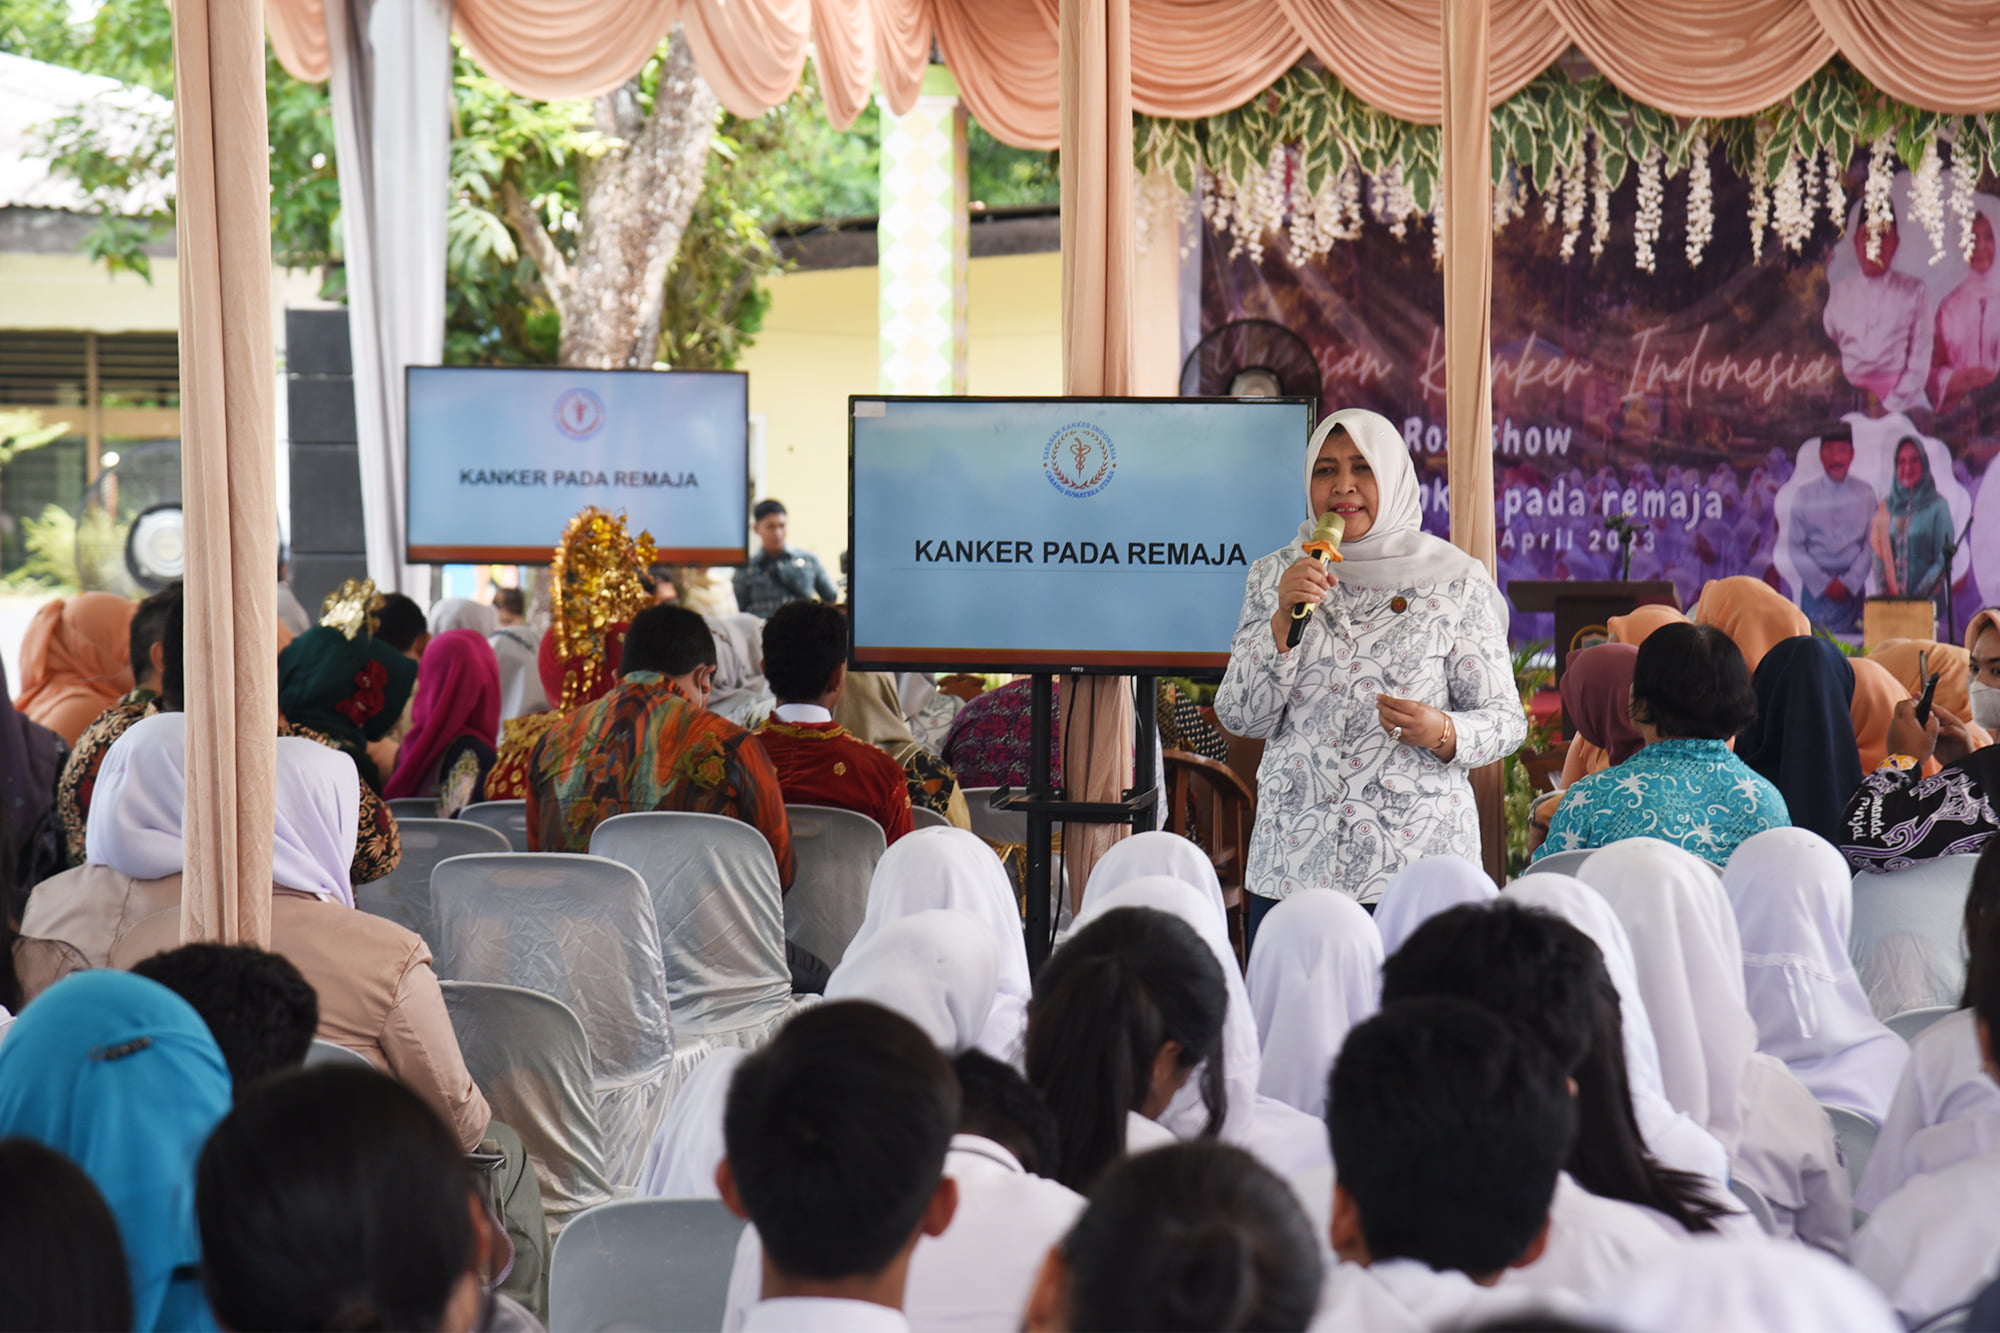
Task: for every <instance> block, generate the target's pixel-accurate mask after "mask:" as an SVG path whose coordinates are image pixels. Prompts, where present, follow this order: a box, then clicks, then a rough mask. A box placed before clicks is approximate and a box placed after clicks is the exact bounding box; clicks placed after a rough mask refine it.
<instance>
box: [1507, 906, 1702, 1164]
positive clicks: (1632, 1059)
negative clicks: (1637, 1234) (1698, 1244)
mask: <svg viewBox="0 0 2000 1333" xmlns="http://www.w3.org/2000/svg"><path fill="white" fill-rule="evenodd" d="M1507 896H1508V897H1509V898H1512V899H1514V900H1515V901H1517V902H1520V903H1522V904H1524V905H1526V906H1529V907H1539V908H1541V909H1542V910H1543V911H1546V912H1553V913H1554V914H1555V915H1557V916H1559V917H1561V918H1562V919H1563V920H1565V921H1567V922H1569V923H1570V924H1571V925H1572V926H1575V927H1576V928H1577V929H1578V930H1580V931H1582V932H1583V933H1584V934H1586V935H1588V936H1590V939H1591V942H1592V943H1594V944H1595V945H1597V949H1598V952H1600V953H1602V954H1603V955H1604V970H1605V971H1607V972H1609V973H1610V974H1611V984H1612V985H1613V986H1615V987H1617V989H1618V1008H1619V1016H1620V1019H1621V1021H1622V1022H1623V1024H1624V1031H1625V1081H1626V1083H1627V1085H1628V1087H1629V1089H1630V1091H1631V1094H1632V1114H1633V1117H1634V1118H1635V1119H1637V1120H1638V1122H1639V1133H1640V1134H1641V1136H1643V1137H1644V1138H1645V1140H1646V1147H1647V1149H1648V1150H1649V1151H1650V1152H1651V1153H1652V1154H1653V1156H1654V1157H1655V1158H1656V1159H1657V1160H1658V1161H1659V1162H1660V1163H1661V1164H1663V1165H1665V1166H1668V1167H1671V1168H1673V1169H1674V1170H1677V1171H1688V1172H1692V1173H1693V1174H1695V1175H1699V1176H1706V1177H1707V1178H1708V1179H1710V1180H1712V1181H1714V1182H1715V1183H1716V1185H1717V1186H1719V1187H1722V1188H1727V1187H1728V1184H1729V1154H1728V1153H1726V1152H1724V1151H1723V1148H1722V1145H1721V1144H1720V1143H1718V1142H1717V1141H1716V1139H1715V1136H1714V1135H1713V1134H1710V1133H1709V1132H1708V1131H1707V1130H1705V1129H1703V1128H1702V1127H1701V1126H1700V1125H1698V1124H1696V1123H1695V1122H1694V1121H1693V1120H1691V1119H1689V1118H1688V1116H1687V1115H1686V1114H1685V1113H1683V1112H1681V1111H1677V1110H1675V1109H1674V1104H1673V1103H1672V1102H1670V1101H1668V1100H1667V1092H1666V1087H1665V1084H1664V1083H1663V1082H1662V1081H1661V1078H1660V1048H1659V1045H1658V1043H1656V1042H1655V1041H1654V1040H1653V1026H1652V1020H1651V1019H1650V1018H1648V1017H1647V1014H1646V997H1645V994H1644V992H1642V991H1641V990H1640V989H1639V973H1638V969H1637V968H1636V966H1635V965H1634V964H1633V961H1632V940H1631V938H1630V937H1629V936H1627V935H1626V934H1625V927H1624V926H1623V925H1621V924H1620V923H1619V920H1618V914H1617V913H1615V912H1613V911H1612V910H1611V904H1610V903H1607V902H1605V901H1604V897H1603V895H1602V894H1600V893H1598V891H1597V890H1596V889H1593V888H1591V887H1590V886H1589V885H1588V884H1585V883H1584V882H1583V881H1582V880H1580V879H1572V878H1571V877H1570V876H1568V875H1556V874H1550V873H1548V872H1546V871H1537V872H1535V873H1533V874H1529V875H1524V876H1522V877H1521V878H1520V879H1517V880H1515V881H1514V882H1513V883H1512V884H1509V885H1508V886H1507Z"/></svg>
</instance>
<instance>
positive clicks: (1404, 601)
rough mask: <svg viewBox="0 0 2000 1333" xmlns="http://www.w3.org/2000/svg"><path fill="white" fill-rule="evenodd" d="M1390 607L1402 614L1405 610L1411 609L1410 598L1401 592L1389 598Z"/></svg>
mask: <svg viewBox="0 0 2000 1333" xmlns="http://www.w3.org/2000/svg"><path fill="white" fill-rule="evenodd" d="M1389 609H1390V610H1391V611H1394V612H1395V613H1396V614H1397V615H1399V616H1400V615H1402V614H1403V612H1405V611H1407V610H1409V609H1410V599H1409V598H1407V597H1404V596H1402V595H1401V594H1398V595H1397V596H1394V597H1391V598H1390V599H1389Z"/></svg>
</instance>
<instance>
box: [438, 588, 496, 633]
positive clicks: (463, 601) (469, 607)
mask: <svg viewBox="0 0 2000 1333" xmlns="http://www.w3.org/2000/svg"><path fill="white" fill-rule="evenodd" d="M499 628H500V613H499V612H498V611H495V610H494V609H493V608H492V607H490V606H488V605H486V604H485V603H484V602H475V601H473V600H472V599H471V598H470V597H447V598H445V599H444V600H443V601H441V602H439V603H438V604H437V605H436V606H434V607H432V608H431V623H430V631H431V633H433V634H443V633H444V632H445V631H446V630H454V629H470V630H477V631H479V633H480V635H481V637H485V636H487V635H490V634H493V633H494V632H495V631H497V630H498V629H499Z"/></svg>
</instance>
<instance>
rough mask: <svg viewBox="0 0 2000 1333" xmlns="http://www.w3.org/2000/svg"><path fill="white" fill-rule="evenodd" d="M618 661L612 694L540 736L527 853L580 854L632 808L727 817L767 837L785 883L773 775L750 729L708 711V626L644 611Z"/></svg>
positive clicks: (679, 613)
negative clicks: (607, 822) (606, 823)
mask: <svg viewBox="0 0 2000 1333" xmlns="http://www.w3.org/2000/svg"><path fill="white" fill-rule="evenodd" d="M622 666H623V671H624V678H623V679H622V680H621V681H619V683H618V685H617V686H616V687H615V688H614V689H612V690H611V692H610V693H608V694H606V695H605V696H604V697H603V698H601V699H599V700H597V701H596V702H595V703H591V704H586V705H585V706H584V707H582V708H579V709H576V710H575V711H574V712H571V713H568V714H565V715H564V716H563V717H562V719H561V720H560V721H558V722H557V723H556V724H555V725H553V726H551V727H550V728H549V729H548V731H547V732H545V733H544V734H543V736H542V738H541V740H539V741H537V742H536V743H535V751H534V754H533V755H532V756H531V757H530V759H529V761H528V796H527V805H528V811H527V815H528V847H529V850H531V851H538V852H587V851H589V850H590V835H591V833H592V832H593V831H594V830H595V829H596V828H597V826H598V825H599V824H602V823H603V822H604V821H605V820H607V819H609V818H611V817H612V816H613V815H622V814H628V813H631V812H632V811H637V810H682V811H691V812H693V813H696V814H709V815H727V816H728V817H730V818H731V819H740V820H742V821H743V822H744V823H746V824H749V825H751V826H753V827H754V828H756V830H757V831H758V832H759V833H762V834H763V835H764V839H765V841H767V842H769V843H770V844H771V852H772V854H773V855H774V856H776V857H777V861H778V879H779V882H780V883H781V884H783V885H785V886H786V887H790V885H791V882H792V873H793V871H794V869H795V868H796V860H795V858H794V856H793V854H792V835H791V826H790V825H789V824H788V823H787V822H786V819H785V797H784V793H783V792H782V791H781V790H780V788H779V786H778V772H777V770H776V769H775V768H773V767H772V766H771V760H770V757H769V756H768V755H766V754H765V753H764V749H763V747H762V746H760V745H759V744H758V743H757V739H756V737H755V736H753V735H751V734H750V733H749V732H747V731H745V730H744V729H743V728H741V727H739V726H737V725H736V724H735V723H734V722H731V721H729V720H728V719H727V718H722V717H717V716H716V715H715V714H714V713H711V712H709V711H708V696H709V691H710V689H711V688H712V687H713V685H714V683H715V635H714V634H713V633H712V632H710V630H709V628H708V622H707V621H706V620H703V619H702V618H701V617H700V616H698V615H696V614H695V613H694V612H692V611H690V610H688V609H687V608H686V607H681V606H675V605H674V604H673V603H671V602H667V603H664V604H662V605H659V606H653V607H648V608H647V609H646V610H644V611H641V612H640V613H639V614H638V615H636V616H634V617H633V618H632V627H631V628H630V629H629V630H627V631H626V632H625V651H624V658H623V662H622Z"/></svg>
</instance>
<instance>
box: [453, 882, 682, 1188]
mask: <svg viewBox="0 0 2000 1333" xmlns="http://www.w3.org/2000/svg"><path fill="white" fill-rule="evenodd" d="M431 892H432V895H433V897H434V899H435V901H436V904H437V928H438V948H437V972H438V975H439V976H440V977H448V978H450V979H451V980H453V981H480V982H487V983H490V984H495V985H502V986H520V987H523V988H525V989H527V990H533V991H540V992H541V993H542V994H544V995H547V996H550V997H552V998H554V999H557V1000H560V1001H561V1002H562V1003H564V1004H566V1005H568V1006H569V1008H570V1011H571V1012H572V1013H574V1014H575V1015H576V1017H577V1021H579V1022H580V1023H582V1024H583V1031H584V1034H585V1035H586V1036H587V1037H589V1039H590V1059H591V1068H592V1070H593V1071H594V1075H595V1077H594V1082H595V1085H596V1089H597V1116H598V1123H599V1125H600V1126H601V1128H602V1129H603V1131H604V1155H605V1162H606V1165H607V1166H608V1167H609V1168H610V1173H611V1181H612V1183H613V1184H614V1185H629V1184H631V1183H632V1182H633V1181H634V1180H635V1179H637V1177H638V1171H639V1163H640V1158H641V1155H642V1154H643V1152H644V1151H645V1145H646V1144H647V1143H648V1142H650V1141H651V1139H652V1135H653V1129H654V1127H655V1125H656V1124H657V1121H658V1117H659V1116H660V1115H661V1114H663V1113H664V1112H665V1110H666V1102H667V1099H668V1097H669V1096H670V1095H671V1088H672V1086H673V1085H672V1074H673V1072H674V1028H673V1021H672V1019H671V1018H670V1017H669V1011H668V1008H667V988H666V978H665V974H664V969H663V967H662V965H661V961H660V939H659V934H658V931H657V929H656V927H655V926H654V922H653V900H652V895H651V894H649V893H648V892H647V891H646V882H645V880H643V879H641V878H640V877H639V873H638V872H637V871H635V870H633V869H632V868H631V867H630V866H624V865H620V864H619V863H618V862H616V861H611V860H607V859H605V858H604V857H601V856H577V855H573V854H569V853H562V852H551V853H545V854H542V855H538V856H522V855H517V854H515V853H502V854H500V855H484V856H458V857H453V858H452V859H451V860H449V861H446V862H444V863H442V864H441V865H439V866H438V867H437V869H436V870H434V871H432V872H431ZM704 1049H705V1047H704Z"/></svg>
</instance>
